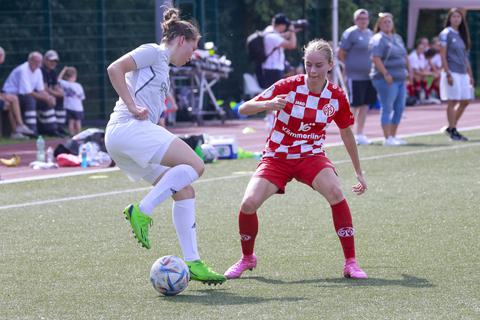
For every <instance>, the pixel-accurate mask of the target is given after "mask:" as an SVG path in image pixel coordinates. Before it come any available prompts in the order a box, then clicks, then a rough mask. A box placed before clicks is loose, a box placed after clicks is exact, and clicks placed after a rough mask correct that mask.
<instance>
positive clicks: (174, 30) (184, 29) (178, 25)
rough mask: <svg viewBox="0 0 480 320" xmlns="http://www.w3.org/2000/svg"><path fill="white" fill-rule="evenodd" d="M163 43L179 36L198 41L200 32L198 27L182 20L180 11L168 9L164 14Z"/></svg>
mask: <svg viewBox="0 0 480 320" xmlns="http://www.w3.org/2000/svg"><path fill="white" fill-rule="evenodd" d="M162 30H163V38H162V42H170V41H172V40H173V39H175V38H176V37H178V36H184V37H185V39H186V40H198V39H199V38H200V32H198V29H197V27H196V26H195V25H194V24H193V23H191V22H189V21H185V20H181V19H180V10H178V9H176V8H168V9H166V10H165V12H164V13H163V22H162Z"/></svg>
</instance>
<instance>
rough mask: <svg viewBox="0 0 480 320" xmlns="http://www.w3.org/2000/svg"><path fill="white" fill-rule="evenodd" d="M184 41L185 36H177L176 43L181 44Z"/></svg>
mask: <svg viewBox="0 0 480 320" xmlns="http://www.w3.org/2000/svg"><path fill="white" fill-rule="evenodd" d="M184 42H185V36H179V37H178V45H179V46H183V43H184Z"/></svg>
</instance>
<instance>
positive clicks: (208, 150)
mask: <svg viewBox="0 0 480 320" xmlns="http://www.w3.org/2000/svg"><path fill="white" fill-rule="evenodd" d="M200 148H201V149H202V154H203V161H204V162H205V163H211V162H214V161H217V159H218V151H217V149H215V147H214V146H212V145H211V144H208V143H204V144H202V145H201V146H200Z"/></svg>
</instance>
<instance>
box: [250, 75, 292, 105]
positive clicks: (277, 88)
mask: <svg viewBox="0 0 480 320" xmlns="http://www.w3.org/2000/svg"><path fill="white" fill-rule="evenodd" d="M290 87H291V81H287V79H281V80H278V81H277V82H275V83H274V84H272V85H271V86H270V88H268V89H266V90H265V91H263V92H262V93H261V94H259V95H258V96H256V97H255V98H254V100H255V101H266V100H272V99H273V98H274V97H276V96H278V95H281V94H288V93H289V92H290Z"/></svg>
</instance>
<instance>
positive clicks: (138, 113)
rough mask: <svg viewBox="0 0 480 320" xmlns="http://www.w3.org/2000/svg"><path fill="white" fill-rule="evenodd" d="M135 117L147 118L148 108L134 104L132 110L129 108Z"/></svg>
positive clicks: (139, 118)
mask: <svg viewBox="0 0 480 320" xmlns="http://www.w3.org/2000/svg"><path fill="white" fill-rule="evenodd" d="M130 112H131V113H132V114H133V116H134V117H135V119H137V120H145V119H147V118H148V109H147V108H144V107H139V106H135V108H134V109H133V110H130Z"/></svg>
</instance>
